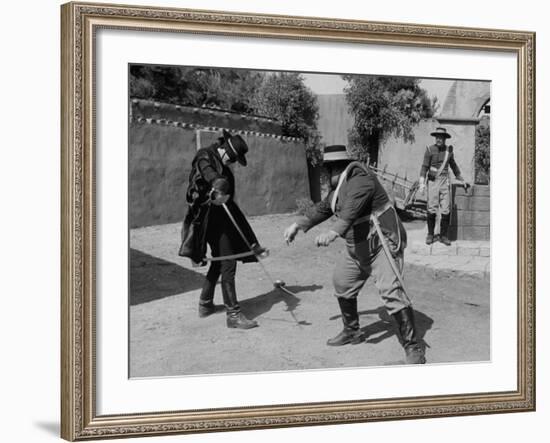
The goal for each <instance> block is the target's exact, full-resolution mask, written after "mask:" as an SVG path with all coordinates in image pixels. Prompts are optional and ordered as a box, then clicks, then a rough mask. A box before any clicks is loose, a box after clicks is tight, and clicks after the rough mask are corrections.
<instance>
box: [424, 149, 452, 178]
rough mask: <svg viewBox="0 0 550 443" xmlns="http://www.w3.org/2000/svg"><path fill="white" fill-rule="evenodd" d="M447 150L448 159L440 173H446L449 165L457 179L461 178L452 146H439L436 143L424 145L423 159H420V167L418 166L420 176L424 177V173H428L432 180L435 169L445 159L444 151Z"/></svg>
mask: <svg viewBox="0 0 550 443" xmlns="http://www.w3.org/2000/svg"><path fill="white" fill-rule="evenodd" d="M447 150H448V151H449V156H448V160H447V163H446V164H445V166H444V168H443V170H442V172H441V173H442V174H443V175H446V174H448V173H449V166H450V167H451V169H452V170H453V173H454V175H455V177H456V178H457V179H459V180H462V176H461V174H460V169H459V167H458V165H457V164H456V161H455V156H454V152H453V147H452V146H442V147H441V148H439V147H438V146H437V145H431V146H426V152H425V153H424V160H423V161H422V167H421V168H420V177H426V175H427V174H428V179H429V180H434V178H435V175H436V174H437V171H438V170H439V168H440V167H441V165H442V164H443V161H444V160H445V152H446V151H447ZM430 171H431V173H430Z"/></svg>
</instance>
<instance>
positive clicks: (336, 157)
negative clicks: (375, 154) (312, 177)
mask: <svg viewBox="0 0 550 443" xmlns="http://www.w3.org/2000/svg"><path fill="white" fill-rule="evenodd" d="M351 160H353V159H352V158H351V157H350V155H349V154H348V151H347V150H346V147H345V146H344V145H331V146H325V149H324V150H323V163H329V162H338V161H351Z"/></svg>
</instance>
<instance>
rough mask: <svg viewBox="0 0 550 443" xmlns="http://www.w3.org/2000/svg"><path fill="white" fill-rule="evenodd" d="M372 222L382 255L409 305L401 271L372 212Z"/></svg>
mask: <svg viewBox="0 0 550 443" xmlns="http://www.w3.org/2000/svg"><path fill="white" fill-rule="evenodd" d="M372 224H373V225H374V229H376V233H377V234H378V237H379V238H380V243H381V244H382V249H383V250H384V255H385V256H386V258H387V259H388V263H389V264H390V266H391V268H392V271H393V273H394V274H395V276H396V277H397V279H398V280H399V283H400V284H401V289H402V290H403V295H404V296H405V299H406V301H407V302H408V303H409V305H411V304H412V302H411V299H410V298H409V296H408V295H407V291H406V289H405V282H404V281H403V277H402V275H401V271H400V270H399V268H398V266H397V263H396V262H395V260H394V258H393V255H392V253H391V251H390V247H389V246H388V243H387V241H386V237H384V233H383V232H382V228H381V227H380V222H379V221H378V217H377V216H376V215H374V214H372Z"/></svg>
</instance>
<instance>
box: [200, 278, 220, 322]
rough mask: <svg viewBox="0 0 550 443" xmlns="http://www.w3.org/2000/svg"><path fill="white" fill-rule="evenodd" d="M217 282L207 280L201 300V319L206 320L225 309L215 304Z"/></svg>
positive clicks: (203, 286)
mask: <svg viewBox="0 0 550 443" xmlns="http://www.w3.org/2000/svg"><path fill="white" fill-rule="evenodd" d="M215 289H216V282H211V281H210V280H205V281H204V284H203V285H202V291H201V295H200V298H199V317H200V318H204V317H208V316H209V315H212V314H214V313H216V312H218V311H221V310H222V309H223V306H220V305H215V304H214V290H215Z"/></svg>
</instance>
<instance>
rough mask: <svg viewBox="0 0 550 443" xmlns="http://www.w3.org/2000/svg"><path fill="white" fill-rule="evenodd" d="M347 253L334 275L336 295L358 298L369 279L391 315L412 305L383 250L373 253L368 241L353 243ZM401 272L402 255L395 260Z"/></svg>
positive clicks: (349, 245)
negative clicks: (370, 278) (372, 281)
mask: <svg viewBox="0 0 550 443" xmlns="http://www.w3.org/2000/svg"><path fill="white" fill-rule="evenodd" d="M347 243H348V244H347V248H346V249H347V252H346V254H344V256H343V257H342V259H341V260H340V262H339V263H338V264H337V265H336V268H335V269H334V273H333V276H332V281H333V284H334V295H335V296H336V297H342V298H348V299H350V298H355V297H357V295H359V292H360V291H361V289H362V288H363V286H364V285H365V283H366V282H367V279H368V278H369V277H372V278H373V279H374V284H375V286H376V288H377V289H378V293H379V295H380V297H381V298H382V301H383V302H384V306H385V307H386V309H387V310H388V313H389V314H394V313H396V312H398V311H400V310H401V309H403V308H406V307H407V306H409V303H408V302H407V299H406V297H405V294H404V293H403V287H402V286H401V283H400V282H399V279H398V278H397V276H396V275H395V273H394V272H393V269H392V267H391V265H390V263H389V262H388V258H387V257H386V255H385V253H384V251H383V250H382V249H380V251H378V252H377V253H376V254H371V252H370V250H369V247H368V242H367V241H364V242H361V243H355V244H350V243H349V242H347ZM395 260H396V262H397V266H398V267H399V271H400V272H403V253H400V254H398V255H397V257H396V258H395Z"/></svg>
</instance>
